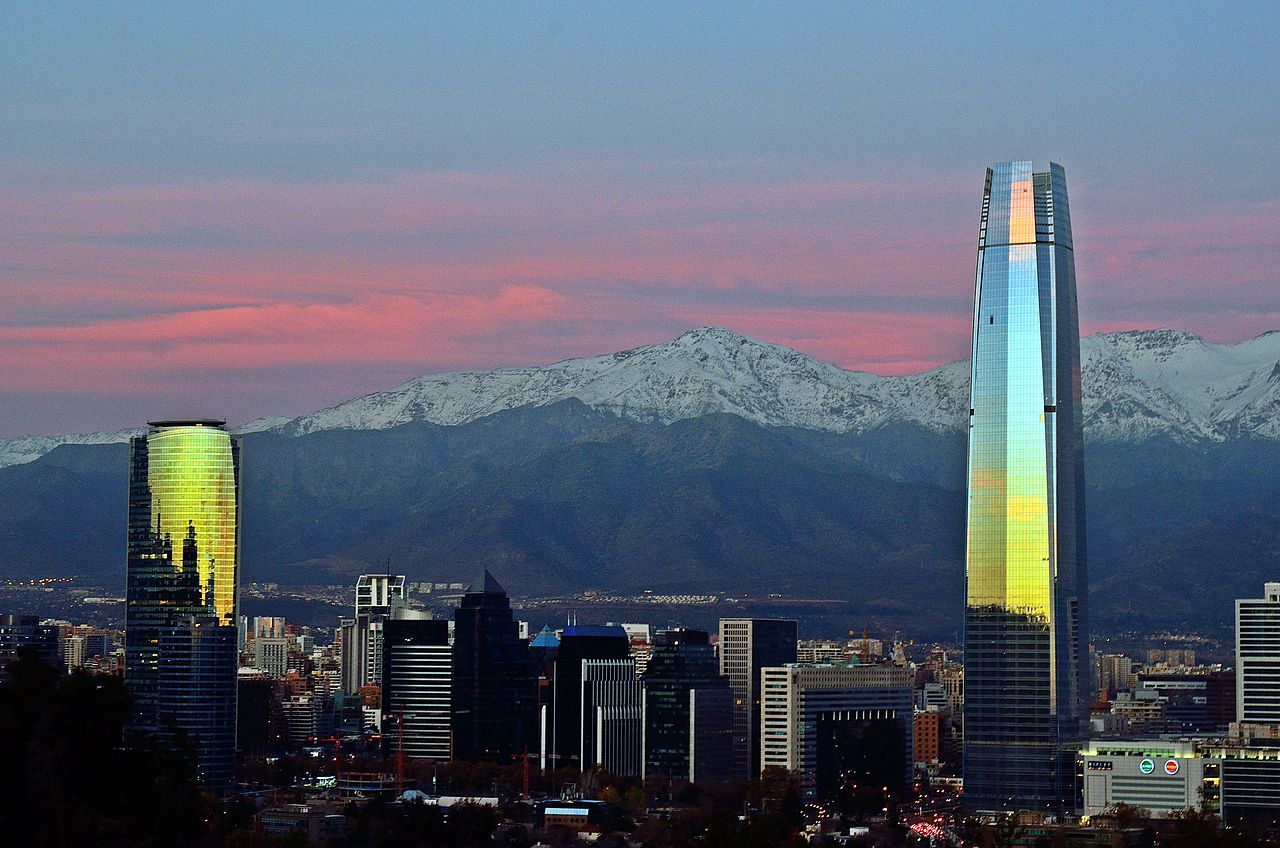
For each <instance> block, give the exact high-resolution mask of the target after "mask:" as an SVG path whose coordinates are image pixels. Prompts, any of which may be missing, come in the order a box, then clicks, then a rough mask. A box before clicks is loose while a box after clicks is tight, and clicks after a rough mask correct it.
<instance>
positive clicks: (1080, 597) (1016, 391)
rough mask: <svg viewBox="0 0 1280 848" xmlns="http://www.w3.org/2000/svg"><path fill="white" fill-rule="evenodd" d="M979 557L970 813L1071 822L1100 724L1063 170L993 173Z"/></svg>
mask: <svg viewBox="0 0 1280 848" xmlns="http://www.w3.org/2000/svg"><path fill="white" fill-rule="evenodd" d="M969 407H970V409H969V464H968V517H967V546H966V558H965V594H966V606H965V655H964V660H965V700H964V738H965V743H964V783H965V787H964V788H965V792H964V796H965V806H966V807H968V808H969V809H970V810H975V811H976V810H1035V811H1040V812H1044V813H1049V814H1055V815H1056V814H1061V813H1064V812H1068V811H1070V810H1071V809H1072V808H1073V806H1074V794H1075V793H1074V760H1075V756H1074V750H1072V748H1071V745H1072V743H1073V742H1075V741H1077V740H1079V739H1080V738H1082V736H1083V732H1084V728H1085V724H1086V722H1087V720H1088V695H1087V693H1088V691H1089V687H1088V662H1087V659H1088V652H1087V638H1088V637H1087V628H1086V625H1085V622H1086V600H1087V591H1086V584H1085V540H1084V455H1083V437H1082V426H1081V406H1080V330H1079V321H1078V318H1077V313H1076V276H1075V260H1074V258H1073V255H1072V244H1071V217H1070V213H1069V212H1068V209H1067V188H1066V178H1065V176H1064V174H1063V170H1062V167H1061V166H1060V165H1056V164H1050V165H1049V169H1048V170H1047V171H1044V172H1036V171H1035V170H1034V169H1033V167H1032V164H1031V163H1030V162H1005V163H1002V164H999V165H996V166H995V167H993V168H990V169H988V170H987V182H986V189H985V191H984V193H983V199H982V225H981V228H980V230H979V232H978V267H977V294H976V297H975V299H974V313H973V375H972V382H971V386H970V401H969Z"/></svg>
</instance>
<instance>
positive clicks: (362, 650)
mask: <svg viewBox="0 0 1280 848" xmlns="http://www.w3.org/2000/svg"><path fill="white" fill-rule="evenodd" d="M428 618H430V616H429V615H427V614H426V613H424V612H421V611H419V610H413V609H410V608H409V606H408V602H407V599H406V598H405V594H404V575H401V574H362V575H360V578H359V579H358V580H357V581H356V614H355V617H354V618H344V619H342V621H341V630H342V690H343V691H344V692H347V693H352V692H358V691H360V687H362V686H368V685H370V684H378V685H381V683H382V675H383V639H384V631H385V629H386V623H387V622H388V621H401V620H423V619H428Z"/></svg>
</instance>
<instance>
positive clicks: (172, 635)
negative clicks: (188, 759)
mask: <svg viewBox="0 0 1280 848" xmlns="http://www.w3.org/2000/svg"><path fill="white" fill-rule="evenodd" d="M219 621H220V619H219V618H218V617H217V616H215V615H208V616H204V617H192V618H190V619H188V620H186V621H183V622H175V623H174V624H173V625H171V626H168V627H164V628H162V629H161V630H160V637H159V650H158V655H159V679H158V684H159V685H158V686H157V688H156V710H157V727H156V732H157V734H158V736H159V738H160V739H161V740H165V741H167V742H168V743H170V744H179V743H180V742H181V741H182V740H184V739H185V740H187V741H189V742H190V743H191V744H193V745H194V747H195V753H196V774H197V777H198V779H199V782H200V784H201V785H202V786H205V787H207V788H210V789H214V790H225V789H228V788H230V786H231V779H232V777H233V775H234V771H235V751H236V694H237V693H236V689H237V685H238V677H237V674H236V664H237V663H236V659H237V651H236V628H235V627H234V626H233V625H229V624H219V623H218V622H219ZM228 670H229V671H230V673H228Z"/></svg>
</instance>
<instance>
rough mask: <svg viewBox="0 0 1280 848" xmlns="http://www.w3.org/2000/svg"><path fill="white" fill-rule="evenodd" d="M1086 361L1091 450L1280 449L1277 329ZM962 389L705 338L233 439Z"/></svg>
mask: <svg viewBox="0 0 1280 848" xmlns="http://www.w3.org/2000/svg"><path fill="white" fill-rule="evenodd" d="M1082 356H1083V367H1082V375H1083V381H1084V398H1085V405H1084V412H1085V429H1086V432H1087V433H1088V435H1089V436H1090V437H1091V438H1092V439H1095V440H1100V441H1117V442H1128V441H1132V442H1138V441H1144V440H1146V439H1150V438H1155V437H1164V438H1170V439H1173V440H1175V441H1179V442H1183V443H1195V442H1200V441H1212V442H1220V441H1225V440H1228V439H1232V438H1238V437H1255V438H1266V439H1280V332H1271V333H1266V334H1264V335H1261V336H1259V337H1257V338H1255V339H1252V340H1250V341H1246V342H1241V343H1239V344H1235V345H1220V344H1213V343H1210V342H1206V341H1204V340H1203V339H1201V338H1200V337H1199V336H1196V335H1193V334H1191V333H1185V332H1178V331H1174V330H1135V331H1129V332H1121V333H1102V334H1098V335H1094V336H1090V337H1088V338H1086V339H1085V340H1084V341H1083V343H1082ZM968 381H969V364H968V362H967V361H961V362H954V363H951V364H950V365H944V366H942V367H940V368H935V369H933V370H931V371H926V372H924V373H922V374H915V375H910V376H904V377H879V376H876V375H874V374H868V373H865V372H860V371H847V370H845V369H843V368H840V367H838V366H836V365H832V364H830V363H826V362H822V361H820V360H817V359H814V358H813V357H810V356H806V355H805V354H802V353H799V352H798V351H795V350H791V349H790V348H786V347H782V346H780V345H775V344H770V343H768V342H761V341H756V340H754V339H749V338H746V337H745V336H741V335H738V334H737V333H734V332H731V331H729V330H725V329H722V328H718V327H708V328H701V329H697V330H692V331H690V332H688V333H685V334H684V335H682V336H680V337H678V338H676V339H673V340H672V341H669V342H665V343H663V344H656V345H646V346H644V347H638V348H635V349H633V350H627V351H622V352H621V353H615V354H610V355H606V356H594V357H588V358H583V359H570V360H566V361H564V362H559V363H556V364H554V365H547V366H541V367H526V368H502V369H498V370H495V371H476V372H463V373H450V374H431V375H427V376H424V377H419V378H416V379H414V380H410V381H409V382H407V383H405V384H404V385H402V386H400V387H398V388H396V389H392V390H390V391H385V392H375V393H374V394H370V395H365V396H364V397H359V398H356V399H354V400H350V401H347V402H346V403H342V404H339V405H338V406H335V407H332V408H330V409H324V410H320V411H319V412H314V413H311V414H309V415H302V416H299V417H297V418H293V419H289V418H280V417H276V418H263V419H258V420H257V421H254V422H250V423H249V424H246V425H244V426H243V427H240V428H237V432H257V431H263V430H272V431H275V432H278V433H280V434H282V435H304V434H306V433H312V432H316V431H319V430H338V429H351V430H382V429H387V428H390V427H395V426H397V425H400V424H406V423H409V422H411V421H426V422H431V423H435V424H442V425H458V424H465V423H467V422H469V421H474V420H475V419H477V418H481V417H484V416H486V415H490V414H492V413H495V412H499V411H502V410H505V409H514V408H517V407H523V406H544V405H547V404H551V403H556V402H558V401H562V400H567V399H570V398H576V399H577V400H580V401H581V402H583V403H584V404H586V405H587V406H590V407H593V408H595V409H600V410H605V411H608V412H611V413H613V414H615V415H618V416H621V417H625V418H629V419H633V420H637V421H653V422H663V423H670V422H672V421H678V420H682V419H687V418H697V417H701V416H704V415H708V414H711V413H717V412H726V413H731V414H734V415H738V416H741V417H743V418H746V419H748V420H750V421H754V422H756V423H758V424H763V425H766V426H787V427H800V428H805V429H810V430H823V431H830V432H864V431H867V430H871V429H874V428H876V427H880V426H884V425H888V424H894V423H912V424H917V425H920V426H922V427H925V428H927V429H929V430H933V431H935V432H947V431H960V430H961V429H962V428H963V426H964V413H965V409H966V408H967V406H968ZM137 432H140V431H138V430H121V431H119V432H116V433H93V434H88V435H71V436H26V437H23V438H20V439H12V440H8V441H0V466H3V465H13V464H17V463H22V462H30V461H32V460H34V459H36V458H37V457H39V456H41V455H43V454H44V453H47V452H48V451H50V450H52V449H53V448H54V447H56V446H57V445H59V444H67V443H70V444H101V443H109V442H119V441H124V440H126V439H127V438H128V437H129V436H131V435H133V434H135V433H137Z"/></svg>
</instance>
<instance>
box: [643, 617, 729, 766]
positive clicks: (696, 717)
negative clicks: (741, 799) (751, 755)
mask: <svg viewBox="0 0 1280 848" xmlns="http://www.w3.org/2000/svg"><path fill="white" fill-rule="evenodd" d="M641 679H642V680H643V681H644V748H645V751H644V757H645V761H644V774H645V776H646V777H647V776H648V775H650V774H662V775H666V776H667V777H676V778H683V779H685V780H689V781H699V780H703V781H713V782H722V781H725V780H728V779H729V778H730V776H731V774H730V765H731V763H732V762H733V690H732V689H731V688H730V687H729V680H728V678H726V677H722V676H721V675H720V663H719V662H718V661H717V659H716V655H715V650H714V649H713V648H712V647H711V642H710V639H709V638H708V636H707V633H706V632H705V631H702V630H683V629H680V630H666V631H662V632H660V633H658V635H657V637H656V638H655V639H654V642H653V655H652V657H651V658H650V659H649V665H648V668H647V669H646V670H645V671H644V673H643V674H642V675H641Z"/></svg>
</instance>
